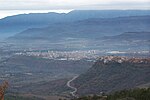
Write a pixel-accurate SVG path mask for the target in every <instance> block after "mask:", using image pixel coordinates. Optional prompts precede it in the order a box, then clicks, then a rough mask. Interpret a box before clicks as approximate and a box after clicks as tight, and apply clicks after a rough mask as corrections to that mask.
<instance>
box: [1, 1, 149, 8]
mask: <svg viewBox="0 0 150 100" xmlns="http://www.w3.org/2000/svg"><path fill="white" fill-rule="evenodd" d="M149 5H150V0H0V10H54V9H55V10H57V9H149V8H150V6H149Z"/></svg>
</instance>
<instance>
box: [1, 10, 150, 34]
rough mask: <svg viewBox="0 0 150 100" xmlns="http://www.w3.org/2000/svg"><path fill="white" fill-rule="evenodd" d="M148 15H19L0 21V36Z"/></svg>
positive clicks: (106, 12) (77, 12) (114, 12)
mask: <svg viewBox="0 0 150 100" xmlns="http://www.w3.org/2000/svg"><path fill="white" fill-rule="evenodd" d="M143 15H150V11H149V10H140V11H139V10H124V11H122V10H100V11H99V10H75V11H71V12H70V13H68V14H64V13H62V14H58V13H43V14H38V13H37V14H32V13H31V14H21V15H16V16H10V17H6V18H3V19H0V34H1V36H2V35H6V36H7V35H8V36H10V35H13V34H15V33H19V32H21V31H23V30H26V29H28V28H36V27H46V26H48V25H51V24H54V23H58V22H73V21H78V20H85V19H89V18H115V17H123V16H143Z"/></svg>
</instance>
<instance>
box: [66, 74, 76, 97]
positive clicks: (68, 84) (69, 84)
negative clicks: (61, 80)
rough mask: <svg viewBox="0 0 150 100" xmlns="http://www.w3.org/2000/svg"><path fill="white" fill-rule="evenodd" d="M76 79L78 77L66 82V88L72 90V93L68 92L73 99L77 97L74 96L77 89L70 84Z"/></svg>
mask: <svg viewBox="0 0 150 100" xmlns="http://www.w3.org/2000/svg"><path fill="white" fill-rule="evenodd" d="M77 77H78V76H74V77H73V78H72V79H71V80H69V81H68V82H67V86H68V87H69V88H71V89H72V90H73V91H71V92H70V94H71V95H72V96H73V97H75V98H77V97H78V96H77V95H76V94H75V93H76V92H77V88H76V87H73V86H71V82H72V81H74V80H75V79H76V78H77Z"/></svg>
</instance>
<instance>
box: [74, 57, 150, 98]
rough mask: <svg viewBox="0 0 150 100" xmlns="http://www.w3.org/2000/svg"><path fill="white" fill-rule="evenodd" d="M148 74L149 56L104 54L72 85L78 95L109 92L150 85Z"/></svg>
mask: <svg viewBox="0 0 150 100" xmlns="http://www.w3.org/2000/svg"><path fill="white" fill-rule="evenodd" d="M149 76H150V58H127V57H117V56H106V57H101V58H99V59H98V60H97V61H96V62H95V64H94V65H93V66H92V67H91V68H90V69H89V70H88V71H87V72H86V73H84V74H82V75H80V76H79V77H78V78H77V79H76V80H74V82H73V85H74V87H77V89H78V92H77V93H78V94H80V95H87V94H99V93H100V92H105V93H110V92H114V91H118V90H122V89H130V88H135V87H142V86H150V78H149ZM148 84H149V85H148Z"/></svg>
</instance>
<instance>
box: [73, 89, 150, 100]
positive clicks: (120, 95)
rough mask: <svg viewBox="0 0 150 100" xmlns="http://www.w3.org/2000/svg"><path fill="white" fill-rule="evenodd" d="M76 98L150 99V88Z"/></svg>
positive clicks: (83, 99)
mask: <svg viewBox="0 0 150 100" xmlns="http://www.w3.org/2000/svg"><path fill="white" fill-rule="evenodd" d="M74 100H150V88H147V89H133V90H122V91H119V92H115V93H113V94H110V95H106V96H97V95H94V96H86V97H81V98H78V99H74Z"/></svg>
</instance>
